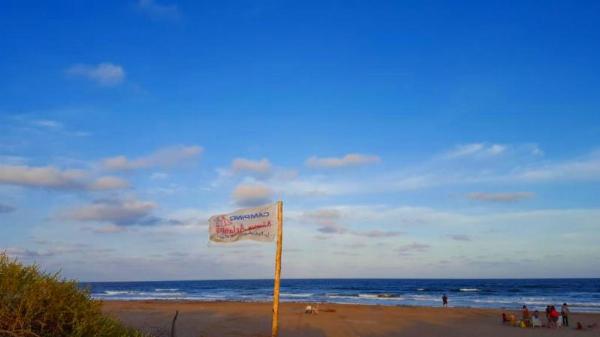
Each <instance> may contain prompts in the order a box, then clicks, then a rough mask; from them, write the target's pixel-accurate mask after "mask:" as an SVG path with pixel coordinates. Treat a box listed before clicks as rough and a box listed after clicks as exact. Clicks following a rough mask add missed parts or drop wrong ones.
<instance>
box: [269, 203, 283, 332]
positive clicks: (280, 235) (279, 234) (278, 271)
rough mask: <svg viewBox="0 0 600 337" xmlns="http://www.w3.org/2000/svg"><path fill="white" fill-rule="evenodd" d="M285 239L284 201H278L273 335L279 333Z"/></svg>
mask: <svg viewBox="0 0 600 337" xmlns="http://www.w3.org/2000/svg"><path fill="white" fill-rule="evenodd" d="M282 241H283V201H278V202H277V250H276V251H275V285H274V287H273V326H272V330H271V336H272V337H277V335H278V334H279V284H280V282H281V246H282Z"/></svg>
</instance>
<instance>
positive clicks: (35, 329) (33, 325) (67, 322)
mask: <svg viewBox="0 0 600 337" xmlns="http://www.w3.org/2000/svg"><path fill="white" fill-rule="evenodd" d="M101 305H102V304H101V302H99V301H96V300H93V299H92V298H91V297H90V294H89V291H85V290H82V289H80V288H79V287H78V286H77V283H76V282H74V281H67V280H64V279H61V278H60V277H59V275H58V274H47V273H44V272H41V271H40V270H39V268H38V267H37V266H36V265H32V266H24V265H22V264H21V263H19V262H17V261H16V260H12V259H10V258H9V257H8V256H7V255H6V253H2V252H0V336H2V337H4V336H11V337H94V336H98V337H100V336H102V337H117V336H118V337H125V336H127V337H128V336H143V334H142V333H140V332H138V331H135V330H133V329H130V328H126V327H124V326H123V325H122V324H121V323H119V322H118V321H116V320H114V319H112V318H110V317H107V316H105V315H103V314H102V311H101Z"/></svg>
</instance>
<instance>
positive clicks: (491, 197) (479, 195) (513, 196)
mask: <svg viewBox="0 0 600 337" xmlns="http://www.w3.org/2000/svg"><path fill="white" fill-rule="evenodd" d="M534 195H535V194H534V193H532V192H506V193H485V192H473V193H469V194H467V198H468V199H470V200H477V201H489V202H515V201H520V200H525V199H530V198H532V197H533V196H534Z"/></svg>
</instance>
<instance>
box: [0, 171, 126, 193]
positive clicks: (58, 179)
mask: <svg viewBox="0 0 600 337" xmlns="http://www.w3.org/2000/svg"><path fill="white" fill-rule="evenodd" d="M0 184H7V185H17V186H23V187H38V188H48V189H62V190H114V189H123V188H126V187H128V186H129V184H128V183H127V182H126V181H125V180H123V179H120V178H117V177H99V178H96V179H90V178H89V175H88V173H87V172H85V171H83V170H60V169H58V168H55V167H52V166H41V167H32V166H27V165H0Z"/></svg>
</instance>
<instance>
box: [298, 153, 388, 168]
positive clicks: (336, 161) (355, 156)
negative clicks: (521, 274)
mask: <svg viewBox="0 0 600 337" xmlns="http://www.w3.org/2000/svg"><path fill="white" fill-rule="evenodd" d="M379 162H381V158H379V157H378V156H374V155H366V154H359V153H350V154H347V155H345V156H343V157H324V158H320V157H317V156H313V157H310V158H308V159H307V160H306V163H305V164H306V166H308V167H310V168H342V167H350V166H361V165H369V164H376V163H379Z"/></svg>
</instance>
